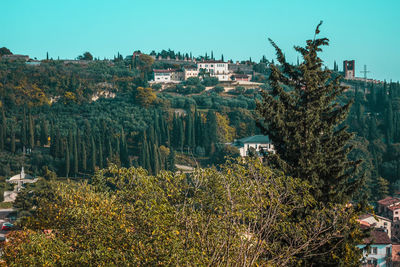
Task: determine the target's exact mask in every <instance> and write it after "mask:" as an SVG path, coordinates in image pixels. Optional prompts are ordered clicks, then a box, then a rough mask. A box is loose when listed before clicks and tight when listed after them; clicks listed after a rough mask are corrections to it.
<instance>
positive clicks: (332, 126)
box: [257, 29, 359, 203]
mask: <svg viewBox="0 0 400 267" xmlns="http://www.w3.org/2000/svg"><path fill="white" fill-rule="evenodd" d="M317 30H318V29H317ZM270 42H271V44H272V45H273V46H274V47H275V49H276V52H277V58H278V60H279V62H280V63H281V65H282V67H283V71H281V70H280V69H279V68H278V67H277V66H275V65H273V64H271V75H270V82H271V86H272V89H273V90H272V91H271V92H266V91H264V93H263V101H262V103H258V105H257V111H258V113H259V115H260V116H261V118H262V119H261V121H260V123H259V125H260V126H261V129H262V131H263V133H265V134H267V135H269V137H270V139H271V140H272V142H273V144H274V147H275V150H276V154H271V155H269V162H270V163H271V164H273V165H274V166H275V167H277V168H279V169H281V170H282V171H284V173H285V174H287V175H291V176H293V177H299V178H301V179H303V180H307V181H309V182H310V183H311V184H312V185H313V190H314V192H313V195H314V196H316V198H317V199H319V200H321V201H323V202H325V203H328V202H341V203H343V202H346V201H348V200H350V198H351V195H352V193H353V192H354V191H355V190H356V188H357V187H356V183H354V182H351V181H350V180H351V178H352V175H353V173H354V172H355V169H356V166H357V165H358V164H359V162H351V161H348V160H347V155H348V153H349V152H350V151H351V147H347V146H346V144H347V142H348V141H349V140H350V139H351V138H352V134H350V133H348V132H347V131H346V128H347V127H345V126H340V123H342V122H343V120H344V119H345V118H346V116H347V114H348V112H349V108H350V105H351V103H347V104H345V105H343V106H341V105H339V104H338V102H337V97H338V96H339V95H340V94H342V93H343V91H344V90H345V89H346V87H344V86H341V85H340V82H339V78H340V77H338V78H336V79H335V80H332V81H328V79H329V78H330V77H331V72H330V71H329V70H327V69H325V70H323V69H322V60H321V59H320V58H319V57H318V56H317V52H319V51H322V49H321V46H324V45H328V39H327V38H322V39H314V40H308V41H307V46H306V47H305V48H303V47H295V49H296V51H298V52H300V54H301V55H302V56H303V60H304V61H303V62H302V63H301V65H300V66H299V67H298V68H296V67H295V66H292V65H290V64H288V63H287V62H286V59H285V57H284V55H283V53H282V51H281V50H280V48H279V47H278V46H277V45H276V44H275V43H274V42H273V41H272V40H270ZM286 88H290V89H289V90H287V89H286ZM333 163H335V164H333Z"/></svg>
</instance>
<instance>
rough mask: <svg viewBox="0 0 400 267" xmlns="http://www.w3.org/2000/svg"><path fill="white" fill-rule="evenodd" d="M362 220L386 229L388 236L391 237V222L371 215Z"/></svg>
mask: <svg viewBox="0 0 400 267" xmlns="http://www.w3.org/2000/svg"><path fill="white" fill-rule="evenodd" d="M362 221H364V222H367V223H369V224H370V225H374V224H375V225H374V227H375V228H383V229H386V230H387V233H388V236H389V238H392V229H391V228H392V223H391V222H390V221H386V220H382V219H379V217H378V220H376V219H375V218H374V217H373V216H371V217H368V218H366V219H363V220H362Z"/></svg>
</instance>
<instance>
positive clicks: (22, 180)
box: [7, 167, 38, 192]
mask: <svg viewBox="0 0 400 267" xmlns="http://www.w3.org/2000/svg"><path fill="white" fill-rule="evenodd" d="M37 180H38V179H37V178H36V179H34V178H33V177H32V176H30V175H29V174H26V173H25V171H24V167H22V169H21V173H20V174H17V175H14V176H13V177H11V178H10V179H8V180H7V183H10V184H17V187H16V189H17V190H16V191H17V192H19V191H20V190H21V188H22V186H23V185H24V184H32V183H36V182H37Z"/></svg>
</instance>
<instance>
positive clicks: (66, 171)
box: [65, 141, 70, 178]
mask: <svg viewBox="0 0 400 267" xmlns="http://www.w3.org/2000/svg"><path fill="white" fill-rule="evenodd" d="M66 142H67V144H66V146H65V177H67V178H68V175H69V169H70V156H69V146H68V141H66Z"/></svg>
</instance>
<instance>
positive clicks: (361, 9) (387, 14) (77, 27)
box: [0, 0, 400, 81]
mask: <svg viewBox="0 0 400 267" xmlns="http://www.w3.org/2000/svg"><path fill="white" fill-rule="evenodd" d="M1 2H2V3H1V7H2V8H1V15H0V25H1V26H0V47H3V46H5V47H7V48H9V49H10V50H11V51H12V52H13V53H16V54H28V55H29V56H30V57H32V58H33V57H37V58H38V59H42V58H45V56H46V52H49V55H50V57H53V58H57V57H60V58H75V57H77V56H78V55H80V54H82V53H83V52H85V51H90V52H91V53H92V54H93V55H94V56H95V57H100V58H103V57H107V58H112V57H113V56H114V55H116V54H117V52H120V53H121V54H122V55H124V56H126V55H127V54H131V53H132V52H133V51H134V50H141V51H142V52H146V53H148V52H150V51H151V50H156V51H160V50H161V49H168V48H170V49H173V50H175V51H181V52H188V53H189V52H192V53H193V55H199V54H202V55H203V54H204V53H205V52H208V54H209V53H210V51H211V50H213V52H214V56H215V57H217V56H218V57H219V56H220V55H221V54H222V53H223V54H224V58H225V59H233V60H242V59H248V58H249V57H251V58H252V59H253V60H257V61H258V60H259V59H260V58H261V57H262V55H266V56H267V58H268V59H272V58H274V51H273V49H272V47H271V45H270V44H269V43H268V42H267V37H270V38H272V39H273V40H274V41H275V42H276V43H277V44H278V45H279V46H280V47H281V48H282V49H283V50H284V52H285V54H286V56H287V58H288V59H289V61H292V62H296V60H297V55H296V54H295V53H294V52H293V49H292V47H293V45H303V44H304V41H305V40H306V39H308V38H312V37H313V32H314V28H315V26H316V25H317V24H318V22H319V21H320V20H323V21H324V24H323V25H322V27H321V36H326V37H328V38H329V39H330V40H331V42H330V46H329V47H327V48H326V49H325V51H324V52H323V54H322V55H321V56H322V58H323V59H324V60H325V64H326V65H328V66H329V67H332V66H333V61H334V60H336V61H337V63H338V64H339V68H340V69H341V68H342V61H343V60H344V59H355V60H356V74H357V75H358V76H362V74H361V73H360V71H361V70H362V68H363V65H364V64H366V65H367V66H368V69H369V70H370V71H371V73H370V74H369V76H370V77H373V78H377V79H382V80H383V79H387V80H390V79H393V80H394V81H397V80H400V67H399V64H400V21H399V15H400V1H399V0H385V1H377V0H336V1H333V0H325V1H323V0H319V1H314V0H301V1H300V0H298V1H295V0H279V1H278V0H274V1H270V0H247V1H243V0H240V1H239V0H230V1H227V0H226V1H221V0H202V1H191V0H176V1H175V0H170V1H166V0H155V1H150V0H147V1H135V0H114V1H106V0H93V1H92V0H83V1H78V0H64V1H62V0H46V1H45V0H2V1H1Z"/></svg>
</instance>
